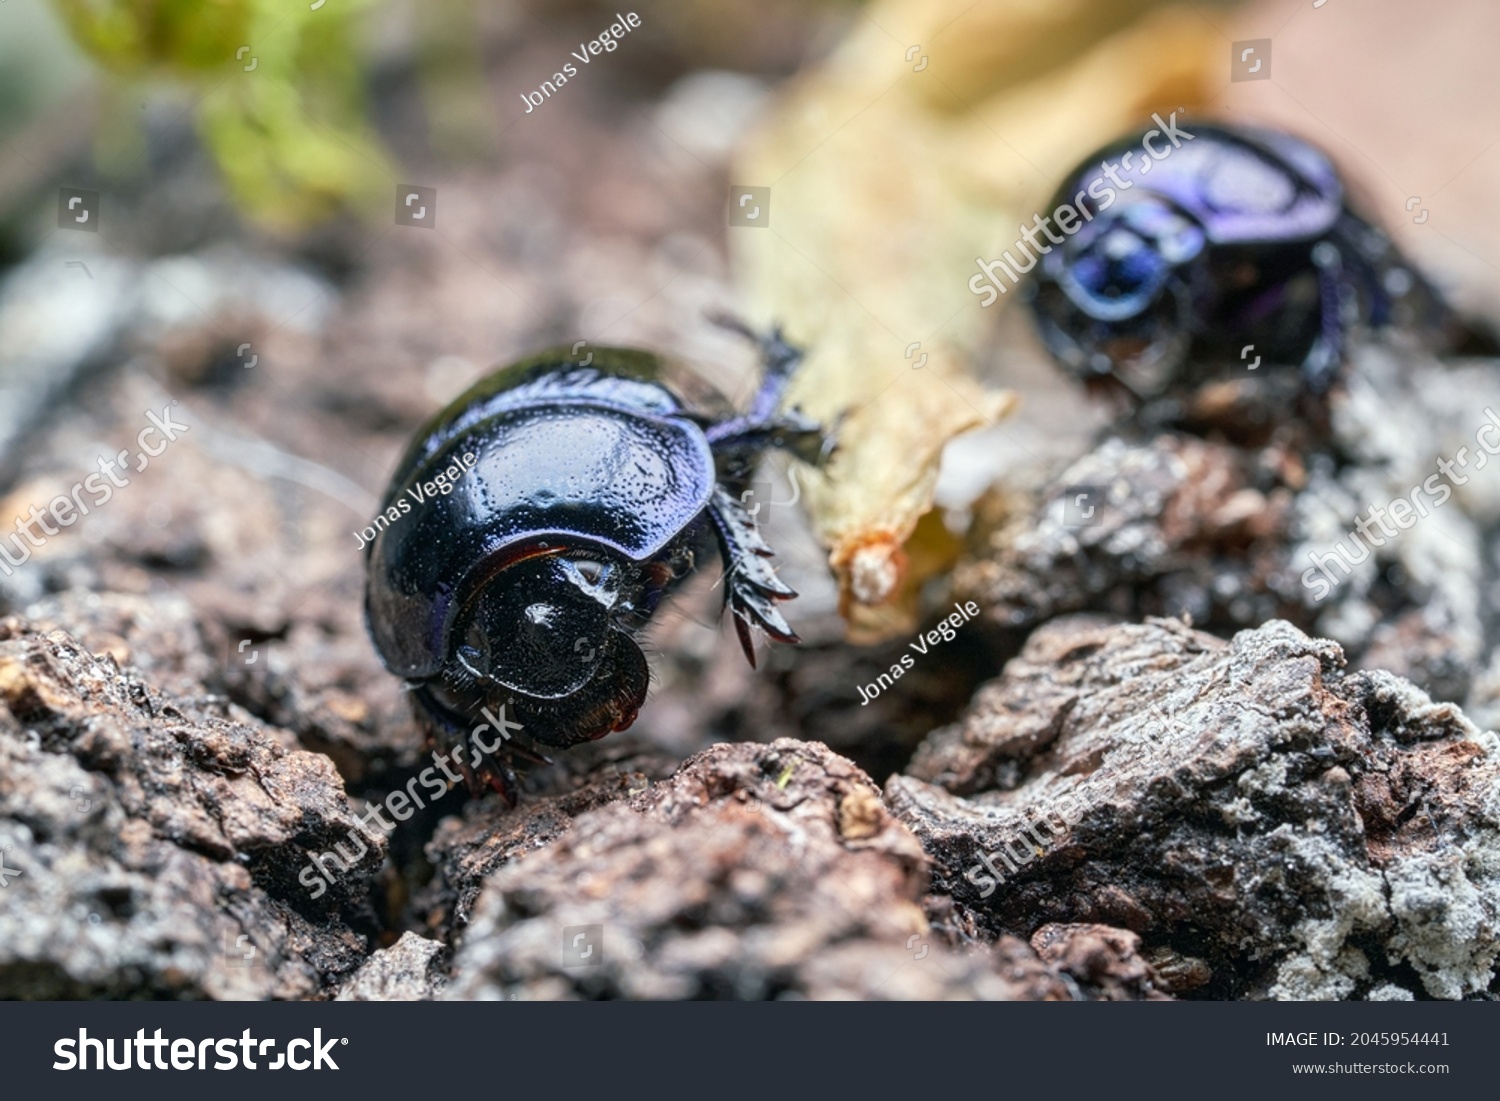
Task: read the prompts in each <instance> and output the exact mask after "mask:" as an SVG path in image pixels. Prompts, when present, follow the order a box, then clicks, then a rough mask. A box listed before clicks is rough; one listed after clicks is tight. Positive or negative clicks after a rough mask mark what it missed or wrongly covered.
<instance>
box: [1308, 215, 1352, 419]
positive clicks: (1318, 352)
mask: <svg viewBox="0 0 1500 1101" xmlns="http://www.w3.org/2000/svg"><path fill="white" fill-rule="evenodd" d="M1312 261H1313V264H1314V265H1316V267H1317V269H1318V299H1319V303H1318V304H1319V311H1320V317H1321V323H1320V326H1319V332H1318V336H1317V339H1316V340H1314V341H1313V345H1312V347H1311V348H1310V349H1308V352H1307V358H1306V359H1304V360H1303V361H1302V372H1303V374H1305V375H1306V376H1307V381H1308V385H1309V386H1310V387H1311V388H1312V390H1313V392H1314V393H1319V394H1321V393H1323V392H1324V391H1325V390H1327V389H1328V387H1329V385H1330V384H1331V383H1332V382H1333V377H1334V375H1336V374H1337V373H1338V370H1339V366H1340V364H1341V363H1342V362H1343V358H1344V290H1345V288H1346V286H1347V284H1348V279H1347V277H1346V275H1345V273H1344V264H1343V257H1342V254H1341V253H1340V252H1339V249H1338V247H1337V246H1335V245H1333V244H1331V243H1330V242H1327V241H1323V242H1321V243H1319V244H1318V245H1317V246H1315V247H1314V248H1313V250H1312Z"/></svg>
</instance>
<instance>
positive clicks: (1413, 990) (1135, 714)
mask: <svg viewBox="0 0 1500 1101" xmlns="http://www.w3.org/2000/svg"><path fill="white" fill-rule="evenodd" d="M1038 724H1041V725H1043V726H1045V727H1046V728H1047V729H1048V730H1049V736H1048V737H1047V738H1045V739H1036V738H1033V737H1029V736H1027V734H1026V731H1029V730H1034V729H1037V728H1038ZM909 771H910V775H906V776H897V777H893V778H892V779H891V781H890V782H889V784H888V785H887V803H888V805H890V806H891V807H892V809H893V810H894V811H895V813H896V814H897V816H898V817H899V818H901V819H902V820H903V821H905V822H906V823H907V824H908V825H909V826H910V827H911V828H912V829H913V831H914V832H915V833H916V834H917V836H918V837H919V838H921V840H922V842H923V844H924V847H925V848H926V849H927V851H928V853H929V854H930V855H931V856H932V857H933V860H934V867H933V877H934V885H935V889H936V890H939V891H941V892H946V893H948V894H951V896H952V898H953V901H954V905H955V906H956V907H957V908H958V910H959V911H960V912H962V913H963V914H964V915H966V916H967V917H968V918H969V919H970V920H972V922H973V925H974V927H975V928H976V929H977V930H981V931H984V932H987V933H989V934H991V935H1000V934H1011V935H1017V936H1030V935H1032V934H1033V933H1034V932H1035V930H1036V929H1037V928H1039V927H1040V926H1042V925H1043V924H1046V923H1048V922H1064V923H1079V922H1105V923H1109V924H1112V925H1118V926H1123V927H1125V928H1128V929H1131V930H1134V931H1135V932H1137V933H1139V934H1140V936H1141V938H1142V943H1143V946H1144V947H1143V950H1144V951H1145V952H1146V953H1147V954H1148V955H1150V953H1151V952H1153V951H1157V950H1163V949H1164V950H1167V951H1170V952H1172V953H1174V954H1176V955H1179V956H1182V957H1191V958H1194V959H1200V960H1202V961H1203V963H1204V966H1205V967H1206V968H1207V969H1209V970H1210V971H1211V973H1212V976H1213V978H1212V981H1211V982H1210V983H1209V984H1208V985H1206V986H1205V987H1204V988H1203V992H1204V993H1206V994H1208V995H1209V996H1214V997H1228V996H1235V997H1274V998H1350V997H1367V996H1371V995H1372V994H1373V993H1374V992H1375V991H1377V990H1379V991H1381V992H1382V993H1381V996H1382V997H1386V996H1390V995H1391V991H1393V990H1404V991H1406V992H1407V993H1409V994H1415V995H1418V996H1429V997H1439V998H1462V997H1469V996H1474V995H1477V994H1480V993H1483V992H1485V991H1490V990H1493V989H1494V985H1495V980H1496V960H1497V956H1500V946H1497V938H1496V929H1497V924H1500V814H1497V809H1500V806H1497V804H1500V753H1497V738H1496V736H1495V735H1494V734H1493V733H1490V732H1481V731H1480V730H1478V729H1477V728H1476V727H1475V726H1474V725H1473V724H1472V723H1471V722H1469V720H1468V719H1467V718H1465V717H1464V715H1463V713H1462V712H1461V711H1460V710H1459V709H1458V708H1457V707H1455V706H1453V705H1451V704H1435V703H1433V702H1432V700H1431V699H1430V698H1429V697H1428V696H1427V695H1426V694H1425V693H1423V692H1421V691H1420V690H1418V689H1416V688H1414V687H1413V686H1412V685H1410V684H1409V683H1407V682H1405V681H1403V680H1402V679H1401V678H1399V677H1396V676H1394V675H1392V674H1389V673H1383V672H1371V673H1349V672H1346V671H1345V669H1344V659H1343V653H1342V651H1341V650H1340V648H1339V647H1338V646H1337V645H1336V644H1334V643H1332V642H1328V641H1326V640H1318V639H1313V638H1309V637H1308V636H1306V635H1304V634H1303V633H1302V632H1300V631H1298V630H1296V629H1295V628H1294V627H1292V626H1291V625H1289V624H1287V623H1283V622H1272V623H1269V624H1267V625H1265V626H1264V627H1261V628H1259V629H1256V630H1252V631H1243V632H1240V633H1239V634H1237V635H1236V636H1235V637H1234V638H1233V639H1232V640H1231V641H1229V642H1227V643H1226V642H1224V641H1222V640H1219V639H1215V638H1212V637H1210V636H1208V635H1205V634H1201V633H1198V632H1195V631H1192V630H1190V629H1189V628H1187V627H1186V626H1185V625H1184V624H1182V623H1180V622H1178V621H1173V620H1149V621H1147V622H1146V623H1144V624H1139V625H1109V624H1104V623H1101V622H1100V621H1099V620H1097V619H1089V618H1084V617H1065V618H1062V619H1059V620H1057V621H1054V622H1052V623H1050V624H1048V625H1046V626H1044V627H1042V628H1039V629H1038V630H1037V631H1036V632H1034V633H1033V634H1032V636H1031V638H1030V639H1029V641H1028V642H1027V645H1026V647H1025V649H1024V650H1023V651H1022V653H1021V654H1020V656H1018V657H1017V658H1016V659H1015V660H1014V661H1012V662H1011V663H1010V665H1009V666H1008V667H1007V668H1006V671H1005V673H1004V675H1003V676H1001V677H1000V678H999V679H998V680H996V681H994V682H992V683H991V684H989V685H987V686H986V687H985V688H983V689H982V690H981V691H980V692H979V693H978V694H977V695H976V697H975V701H974V703H973V705H972V706H971V709H970V712H969V713H968V714H967V715H966V716H965V717H964V718H963V720H962V721H961V722H960V723H958V724H957V725H956V726H954V727H950V728H946V729H944V730H941V731H938V732H935V734H934V735H933V737H932V738H931V739H929V741H928V742H927V743H926V744H925V745H924V746H923V747H922V749H921V751H919V753H918V755H917V757H916V759H915V760H914V762H913V765H912V767H911V769H910V770H909ZM1084 778H1087V782H1088V783H1089V784H1090V785H1092V786H1094V787H1095V789H1097V790H1105V791H1107V792H1108V793H1109V794H1108V798H1104V799H1099V800H1096V801H1094V802H1093V803H1091V804H1090V805H1089V806H1088V808H1087V810H1086V812H1084V813H1071V812H1070V811H1069V809H1068V807H1069V804H1068V803H1067V801H1066V799H1067V796H1069V795H1073V794H1076V791H1077V789H1079V788H1080V787H1081V785H1082V783H1083V781H1084ZM1043 821H1050V822H1051V823H1052V824H1053V825H1052V828H1051V829H1050V830H1049V831H1046V832H1043V831H1038V830H1031V829H1029V828H1028V824H1029V823H1033V822H1043Z"/></svg>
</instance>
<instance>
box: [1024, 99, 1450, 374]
mask: <svg viewBox="0 0 1500 1101" xmlns="http://www.w3.org/2000/svg"><path fill="white" fill-rule="evenodd" d="M1183 136H1184V138H1185V139H1186V138H1187V135H1186V133H1185V132H1184V134H1183ZM1141 149H1142V146H1141V139H1140V138H1132V139H1128V140H1124V141H1121V142H1119V143H1117V144H1114V145H1111V146H1108V147H1106V148H1104V149H1102V150H1100V151H1099V152H1098V153H1095V154H1094V155H1093V156H1091V157H1089V158H1088V159H1087V160H1086V161H1085V162H1084V164H1083V165H1082V166H1080V168H1078V169H1076V170H1075V171H1074V172H1073V173H1072V174H1071V175H1070V176H1069V179H1068V182H1067V183H1066V185H1065V186H1064V187H1063V188H1062V189H1061V190H1060V191H1059V192H1058V194H1057V196H1056V198H1055V200H1054V209H1056V208H1058V207H1061V206H1064V205H1068V206H1076V209H1077V210H1078V216H1079V217H1081V218H1082V219H1083V221H1082V222H1081V224H1079V226H1078V228H1077V229H1076V231H1075V232H1074V233H1073V234H1072V236H1070V237H1067V238H1064V239H1063V240H1062V242H1061V243H1060V244H1058V245H1056V246H1055V247H1047V246H1043V247H1044V248H1045V249H1046V254H1045V255H1044V256H1042V257H1041V262H1040V264H1038V265H1037V266H1036V275H1035V277H1034V280H1033V282H1032V283H1031V304H1032V309H1033V311H1034V312H1035V315H1036V318H1037V322H1038V324H1039V326H1040V329H1041V334H1042V338H1043V340H1044V341H1045V343H1046V344H1047V347H1048V349H1049V350H1050V351H1051V352H1052V354H1053V355H1054V356H1056V357H1057V358H1058V359H1059V360H1060V361H1061V362H1062V363H1063V365H1064V366H1065V367H1066V368H1067V369H1069V370H1070V371H1072V372H1073V373H1075V374H1076V375H1079V376H1080V377H1083V378H1084V379H1086V380H1090V381H1103V380H1105V379H1113V380H1114V382H1115V383H1117V384H1119V385H1122V386H1124V387H1125V389H1127V390H1128V391H1130V392H1131V393H1132V394H1133V395H1135V397H1136V398H1138V399H1144V398H1148V397H1153V396H1156V395H1157V394H1160V393H1162V392H1164V391H1165V390H1167V389H1169V388H1171V387H1172V386H1173V385H1174V384H1185V385H1192V384H1194V383H1196V382H1200V381H1204V379H1203V378H1202V377H1191V376H1192V375H1193V373H1194V372H1202V371H1203V370H1204V366H1205V363H1206V362H1209V361H1218V362H1220V363H1222V362H1223V361H1224V360H1226V359H1227V360H1229V361H1231V362H1234V363H1237V364H1239V365H1240V366H1241V368H1244V367H1246V366H1249V367H1254V366H1258V364H1259V362H1260V359H1261V358H1264V359H1265V360H1266V361H1267V363H1268V365H1269V364H1273V363H1274V364H1300V367H1301V371H1302V375H1303V378H1304V379H1305V382H1306V385H1307V388H1308V390H1309V391H1311V392H1312V393H1314V394H1318V393H1323V392H1325V391H1326V390H1327V389H1328V387H1329V386H1330V384H1331V383H1332V381H1333V379H1334V378H1335V377H1336V375H1337V372H1338V370H1339V366H1340V363H1341V362H1342V358H1343V349H1344V343H1345V337H1346V334H1347V332H1348V330H1349V327H1350V325H1351V323H1353V322H1356V321H1357V322H1360V323H1364V324H1366V325H1368V326H1370V327H1371V328H1380V327H1382V326H1385V325H1387V324H1389V323H1390V321H1391V319H1392V316H1393V309H1394V307H1395V306H1396V305H1397V304H1398V303H1405V304H1408V305H1409V306H1410V309H1411V312H1412V314H1413V318H1414V320H1416V321H1419V322H1420V323H1421V324H1422V325H1424V326H1427V325H1432V324H1433V323H1434V319H1435V318H1437V319H1442V320H1446V310H1445V309H1444V307H1443V306H1442V305H1441V302H1440V301H1439V299H1438V297H1437V295H1436V293H1435V292H1434V291H1433V290H1432V289H1431V288H1430V287H1429V286H1428V285H1427V284H1426V283H1424V282H1423V281H1422V280H1421V278H1420V276H1418V275H1417V274H1416V272H1415V271H1414V270H1413V269H1412V268H1411V267H1410V266H1409V265H1407V264H1406V263H1405V262H1404V261H1403V260H1402V258H1401V256H1400V255H1399V254H1398V253H1397V251H1396V249H1395V248H1394V246H1392V244H1391V242H1390V240H1389V238H1388V237H1386V235H1385V234H1384V233H1382V232H1381V231H1380V230H1378V229H1376V228H1374V227H1373V226H1371V225H1370V224H1368V223H1367V222H1365V221H1364V220H1362V219H1361V218H1360V217H1358V216H1357V215H1355V214H1353V213H1352V212H1351V211H1350V210H1349V208H1348V206H1347V205H1346V204H1345V196H1344V188H1343V185H1342V184H1341V183H1340V181H1339V177H1338V174H1337V173H1336V172H1335V171H1334V168H1333V165H1332V163H1331V162H1330V161H1329V160H1328V158H1327V157H1326V156H1324V155H1323V154H1322V153H1321V152H1319V151H1318V150H1317V149H1314V148H1313V147H1312V146H1310V145H1308V144H1307V143H1306V142H1303V141H1299V140H1298V139H1296V138H1293V137H1290V136H1288V135H1286V134H1281V133H1275V132H1272V131H1266V130H1252V129H1243V128H1235V129H1230V128H1229V127H1225V126H1195V127H1193V131H1192V135H1191V139H1190V140H1183V141H1182V142H1181V144H1180V146H1177V147H1174V148H1171V149H1169V150H1168V151H1167V152H1166V154H1165V155H1163V156H1162V157H1161V158H1160V159H1154V158H1155V154H1154V153H1153V154H1152V156H1145V155H1142V152H1141ZM1132 154H1133V155H1132ZM1118 162H1123V164H1121V163H1118ZM1071 221H1078V217H1075V218H1073V219H1071ZM1054 240H1055V238H1054ZM1252 356H1254V357H1257V358H1254V359H1252V358H1251V357H1252Z"/></svg>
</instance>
